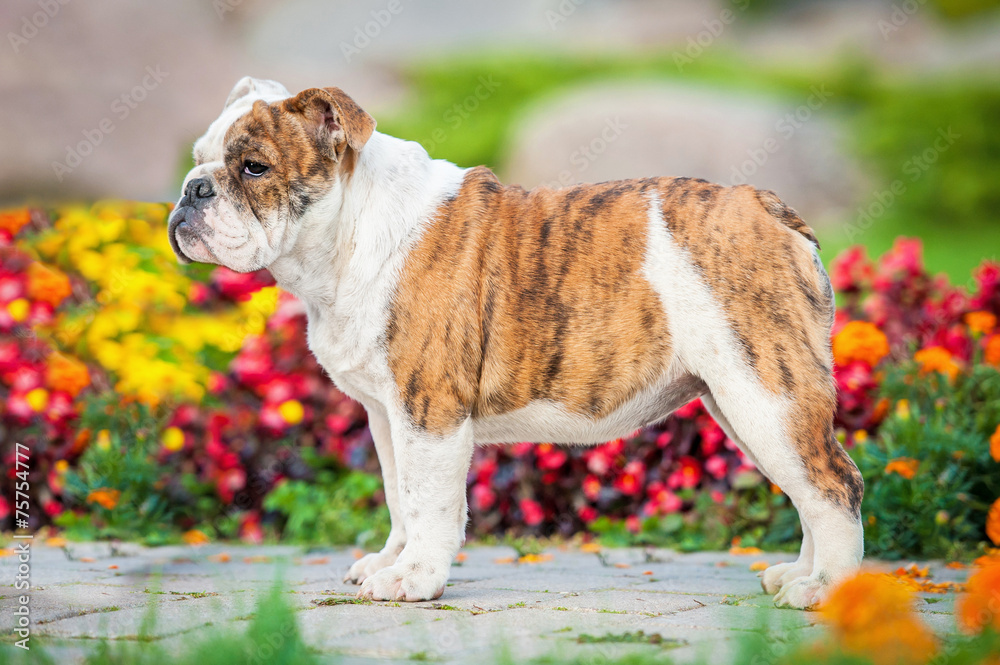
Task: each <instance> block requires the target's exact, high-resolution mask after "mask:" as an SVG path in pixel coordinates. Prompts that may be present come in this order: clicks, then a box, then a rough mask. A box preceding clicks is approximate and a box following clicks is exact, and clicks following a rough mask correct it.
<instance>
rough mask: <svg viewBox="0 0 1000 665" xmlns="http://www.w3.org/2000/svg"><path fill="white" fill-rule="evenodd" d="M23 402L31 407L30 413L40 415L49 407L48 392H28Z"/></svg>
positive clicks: (36, 390) (38, 389) (40, 390)
mask: <svg viewBox="0 0 1000 665" xmlns="http://www.w3.org/2000/svg"><path fill="white" fill-rule="evenodd" d="M24 400H25V401H26V402H27V403H28V406H30V407H31V410H32V411H34V412H35V413H41V412H42V411H44V410H45V407H47V406H48V405H49V391H48V390H46V389H45V388H35V389H34V390H29V391H28V394H27V395H25V396H24Z"/></svg>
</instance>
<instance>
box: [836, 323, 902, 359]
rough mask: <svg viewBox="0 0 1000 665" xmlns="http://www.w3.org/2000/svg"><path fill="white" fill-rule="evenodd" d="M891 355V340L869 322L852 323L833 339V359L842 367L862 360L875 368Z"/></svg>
mask: <svg viewBox="0 0 1000 665" xmlns="http://www.w3.org/2000/svg"><path fill="white" fill-rule="evenodd" d="M887 355H889V339H888V338H887V337H886V336H885V333H883V332H882V331H881V330H879V329H878V327H877V326H875V325H873V324H871V323H868V322H867V321H851V322H850V323H848V324H847V325H846V326H844V327H843V328H842V329H841V330H840V332H839V333H837V335H836V336H835V337H834V338H833V358H834V360H836V361H837V365H839V366H840V367H846V366H848V365H850V364H851V363H852V362H854V361H857V360H860V361H862V362H864V363H867V364H868V366H869V367H874V366H875V365H877V364H878V363H879V361H880V360H882V358H885V357H886V356H887Z"/></svg>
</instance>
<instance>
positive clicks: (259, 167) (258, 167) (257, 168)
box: [243, 159, 267, 178]
mask: <svg viewBox="0 0 1000 665" xmlns="http://www.w3.org/2000/svg"><path fill="white" fill-rule="evenodd" d="M243 172H244V173H246V174H247V175H249V176H253V177H254V178H256V177H258V176H262V175H264V174H265V173H266V172H267V167H266V166H264V165H263V164H261V163H260V162H251V161H250V160H249V159H248V160H247V161H245V162H243Z"/></svg>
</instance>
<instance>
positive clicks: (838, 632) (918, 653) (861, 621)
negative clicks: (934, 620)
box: [819, 573, 937, 664]
mask: <svg viewBox="0 0 1000 665" xmlns="http://www.w3.org/2000/svg"><path fill="white" fill-rule="evenodd" d="M914 600H915V596H914V592H913V591H912V590H911V589H908V588H907V587H906V586H904V585H902V584H900V583H899V582H898V581H896V580H894V579H893V578H892V577H891V576H888V575H880V574H876V573H860V574H858V575H856V576H855V577H852V578H850V579H848V580H845V581H844V582H841V583H840V584H839V585H838V586H837V587H836V588H835V589H834V590H833V592H832V593H831V594H830V597H829V599H828V600H827V601H826V602H825V603H823V604H822V605H820V607H819V613H820V616H821V617H822V619H823V620H824V621H825V622H826V623H827V624H828V625H829V627H830V630H831V632H832V633H833V637H834V640H835V643H836V644H839V645H841V646H842V647H843V648H844V650H845V651H847V652H848V653H852V654H857V655H864V656H868V657H870V658H872V659H874V662H876V663H879V664H881V663H886V664H888V663H897V664H898V663H924V662H926V661H927V659H928V658H929V657H930V656H931V655H932V654H933V653H934V652H935V651H936V648H937V647H936V645H935V642H934V637H933V635H932V634H931V633H930V631H929V630H928V629H927V628H926V626H924V625H923V624H922V623H921V622H920V621H919V619H918V618H917V615H916V614H915V613H914V612H913V603H914Z"/></svg>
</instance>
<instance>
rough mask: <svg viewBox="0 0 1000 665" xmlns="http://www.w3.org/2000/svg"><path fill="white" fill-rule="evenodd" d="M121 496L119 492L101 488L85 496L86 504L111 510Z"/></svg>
mask: <svg viewBox="0 0 1000 665" xmlns="http://www.w3.org/2000/svg"><path fill="white" fill-rule="evenodd" d="M121 495H122V493H121V491H119V490H115V489H109V488H107V487H102V488H100V489H96V490H94V491H93V492H91V493H90V494H88V495H87V503H96V504H98V505H100V506H102V507H103V508H107V509H108V510H111V509H113V508H114V507H115V506H117V505H118V499H119V498H121Z"/></svg>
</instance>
